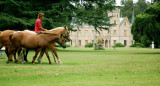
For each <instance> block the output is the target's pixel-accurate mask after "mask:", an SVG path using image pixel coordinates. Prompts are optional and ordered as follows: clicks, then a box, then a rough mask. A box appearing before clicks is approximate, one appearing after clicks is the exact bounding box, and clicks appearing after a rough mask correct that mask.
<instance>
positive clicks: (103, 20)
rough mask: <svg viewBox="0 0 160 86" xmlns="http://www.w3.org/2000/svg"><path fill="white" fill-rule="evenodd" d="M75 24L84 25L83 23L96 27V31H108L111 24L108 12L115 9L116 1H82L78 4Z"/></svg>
mask: <svg viewBox="0 0 160 86" xmlns="http://www.w3.org/2000/svg"><path fill="white" fill-rule="evenodd" d="M76 7H77V8H78V9H77V11H76V17H75V19H74V22H75V23H79V25H82V22H84V23H87V24H89V25H92V26H94V28H95V30H97V29H98V28H99V29H108V27H109V26H111V25H112V24H110V23H109V19H110V17H108V14H107V11H111V10H113V9H114V8H115V0H81V2H80V3H79V2H78V3H77V4H76Z"/></svg>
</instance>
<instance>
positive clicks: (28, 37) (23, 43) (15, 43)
mask: <svg viewBox="0 0 160 86" xmlns="http://www.w3.org/2000/svg"><path fill="white" fill-rule="evenodd" d="M10 40H11V48H10V50H9V51H8V53H9V59H8V61H7V63H9V60H10V59H11V56H12V53H14V55H15V53H16V52H17V49H18V48H20V47H24V48H26V49H27V50H35V51H36V53H35V56H34V57H33V60H32V64H34V63H35V59H36V57H37V55H38V52H39V51H40V50H41V49H42V50H44V51H45V53H46V55H47V58H48V60H49V63H50V64H52V62H51V60H50V58H49V55H48V54H47V53H48V52H47V51H46V48H48V46H49V45H51V44H53V43H54V42H58V41H59V44H60V45H64V44H65V40H64V36H63V34H61V35H58V34H54V33H41V34H37V33H35V32H34V33H31V32H26V31H20V32H16V33H14V34H12V35H11V36H10ZM14 60H15V62H17V59H16V56H14Z"/></svg>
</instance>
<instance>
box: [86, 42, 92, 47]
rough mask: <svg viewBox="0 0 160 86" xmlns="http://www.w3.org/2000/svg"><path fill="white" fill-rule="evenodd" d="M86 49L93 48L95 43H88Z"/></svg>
mask: <svg viewBox="0 0 160 86" xmlns="http://www.w3.org/2000/svg"><path fill="white" fill-rule="evenodd" d="M85 47H93V43H88V44H87V45H85Z"/></svg>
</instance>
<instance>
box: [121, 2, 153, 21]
mask: <svg viewBox="0 0 160 86" xmlns="http://www.w3.org/2000/svg"><path fill="white" fill-rule="evenodd" d="M121 5H122V6H121V7H120V9H121V14H122V16H123V17H126V16H127V17H128V19H129V21H130V22H131V18H132V12H133V10H134V12H135V13H134V16H136V15H138V14H140V13H142V12H143V11H144V10H145V9H146V8H147V7H148V6H149V5H150V3H149V2H146V0H138V2H136V3H133V0H121Z"/></svg>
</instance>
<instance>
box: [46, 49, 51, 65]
mask: <svg viewBox="0 0 160 86" xmlns="http://www.w3.org/2000/svg"><path fill="white" fill-rule="evenodd" d="M45 54H46V56H47V58H48V61H49V64H52V62H51V60H50V58H49V54H48V49H45Z"/></svg>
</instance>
